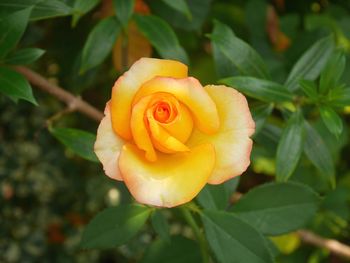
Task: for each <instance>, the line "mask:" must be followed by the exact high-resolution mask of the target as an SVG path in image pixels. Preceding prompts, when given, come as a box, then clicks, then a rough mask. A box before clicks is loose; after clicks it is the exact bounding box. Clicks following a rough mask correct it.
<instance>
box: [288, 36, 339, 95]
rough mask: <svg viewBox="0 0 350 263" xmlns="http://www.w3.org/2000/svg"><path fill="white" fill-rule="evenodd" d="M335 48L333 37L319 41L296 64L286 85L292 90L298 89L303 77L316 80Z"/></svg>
mask: <svg viewBox="0 0 350 263" xmlns="http://www.w3.org/2000/svg"><path fill="white" fill-rule="evenodd" d="M333 49H334V40H333V38H332V37H326V38H323V39H321V40H319V41H317V42H316V43H315V44H314V45H312V46H311V47H310V48H309V49H308V50H306V52H305V53H304V54H303V55H302V56H301V57H300V58H299V60H298V61H297V62H296V63H295V64H294V66H293V68H292V70H291V71H290V73H289V75H288V78H287V80H286V83H285V85H286V87H287V89H288V90H290V91H295V90H297V89H298V87H299V86H298V83H299V81H300V80H301V79H307V80H315V79H316V78H317V77H318V76H319V75H320V73H321V71H322V70H323V68H324V67H325V65H326V63H327V61H328V59H329V57H330V56H331V54H332V52H333Z"/></svg>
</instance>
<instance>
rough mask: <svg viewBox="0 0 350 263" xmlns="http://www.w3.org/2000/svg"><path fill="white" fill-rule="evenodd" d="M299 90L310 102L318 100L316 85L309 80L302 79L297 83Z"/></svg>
mask: <svg viewBox="0 0 350 263" xmlns="http://www.w3.org/2000/svg"><path fill="white" fill-rule="evenodd" d="M299 84H300V87H301V90H302V91H303V92H304V94H305V95H306V96H308V97H309V98H310V99H311V100H316V99H317V98H318V93H317V87H316V83H315V82H314V81H311V80H306V79H302V80H300V81H299Z"/></svg>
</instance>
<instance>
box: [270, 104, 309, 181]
mask: <svg viewBox="0 0 350 263" xmlns="http://www.w3.org/2000/svg"><path fill="white" fill-rule="evenodd" d="M303 141H304V129H303V116H302V114H301V112H300V111H297V112H295V113H293V115H292V116H291V117H290V119H289V120H288V122H287V126H286V127H285V128H284V130H283V133H282V137H281V139H280V141H279V143H278V147H277V155H276V179H277V181H287V180H288V178H289V177H290V176H291V175H292V173H293V171H294V170H295V168H296V166H297V164H298V162H299V159H300V156H301V153H302V150H303V147H304V145H303Z"/></svg>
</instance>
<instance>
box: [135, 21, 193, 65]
mask: <svg viewBox="0 0 350 263" xmlns="http://www.w3.org/2000/svg"><path fill="white" fill-rule="evenodd" d="M135 21H136V24H137V26H138V28H139V29H140V31H141V32H142V33H143V34H144V35H145V37H146V38H147V39H148V40H149V41H150V42H151V44H152V45H153V46H154V47H155V49H156V50H157V51H158V53H159V55H160V56H161V57H162V58H168V59H177V60H180V61H181V62H183V63H185V64H188V63H189V60H188V57H187V54H186V52H185V50H184V49H183V48H182V47H181V46H180V43H179V41H178V39H177V37H176V35H175V33H174V31H173V29H172V28H171V27H170V26H169V25H168V24H167V23H166V22H165V21H164V20H162V19H161V18H159V17H156V16H150V15H149V16H141V15H136V16H135Z"/></svg>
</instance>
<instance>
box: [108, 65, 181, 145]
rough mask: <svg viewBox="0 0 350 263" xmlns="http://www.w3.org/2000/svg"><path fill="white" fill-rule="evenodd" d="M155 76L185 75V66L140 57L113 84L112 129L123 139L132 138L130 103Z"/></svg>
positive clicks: (176, 76)
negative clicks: (140, 89)
mask: <svg viewBox="0 0 350 263" xmlns="http://www.w3.org/2000/svg"><path fill="white" fill-rule="evenodd" d="M155 76H167V77H174V78H184V77H187V66H186V65H184V64H182V63H180V62H178V61H173V60H164V59H154V58H141V59H140V60H138V61H137V62H135V63H134V64H133V66H132V67H131V68H130V69H129V70H128V71H127V72H125V73H124V75H123V76H121V77H120V78H119V79H118V80H117V81H116V83H115V84H114V87H113V90H112V99H111V116H112V125H113V129H114V131H115V132H116V133H117V134H118V135H119V136H120V137H122V138H123V139H126V140H130V139H131V138H132V134H131V129H130V115H131V103H132V100H133V97H134V95H135V93H136V92H137V90H138V89H139V88H140V86H141V85H142V84H143V83H144V82H146V81H148V80H150V79H152V78H153V77H155Z"/></svg>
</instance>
